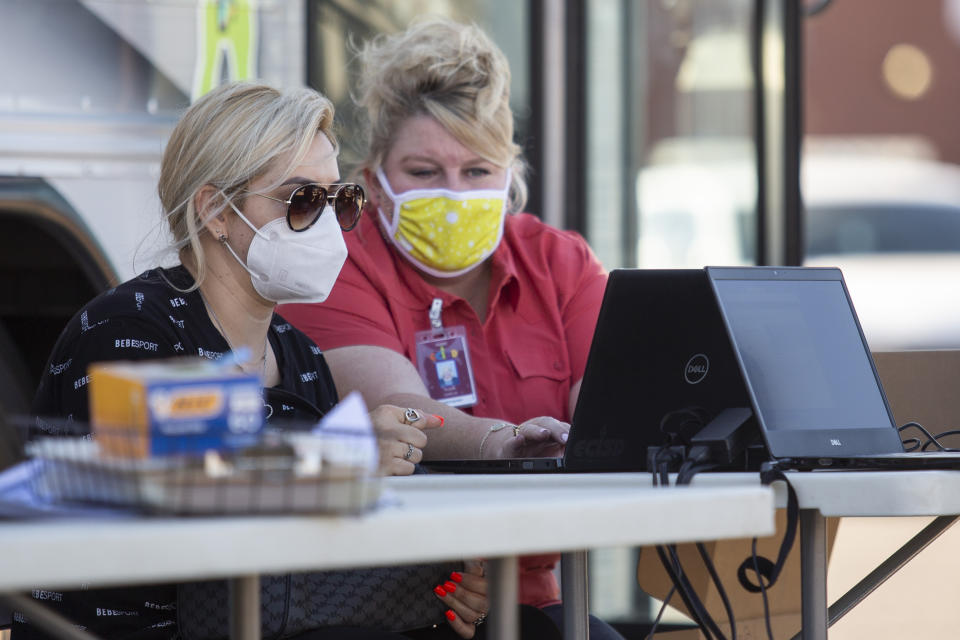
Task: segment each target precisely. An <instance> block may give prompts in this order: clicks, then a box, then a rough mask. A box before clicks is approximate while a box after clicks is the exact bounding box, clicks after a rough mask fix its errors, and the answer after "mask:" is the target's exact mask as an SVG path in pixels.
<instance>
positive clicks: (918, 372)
mask: <svg viewBox="0 0 960 640" xmlns="http://www.w3.org/2000/svg"><path fill="white" fill-rule="evenodd" d="M873 360H874V362H875V363H876V365H877V373H879V374H880V381H881V382H882V383H883V389H884V391H885V392H886V394H887V401H888V402H889V403H890V409H891V410H892V411H893V417H894V419H895V420H896V422H897V424H898V425H902V424H905V423H907V422H919V423H920V424H922V425H923V426H924V428H926V429H927V431H930V432H931V433H933V434H936V433H940V432H943V431H946V430H948V429H958V428H960V393H957V381H958V380H960V350H957V349H942V350H932V351H879V352H875V353H874V354H873ZM904 435H905V436H908V437H909V436H919V435H920V433H919V432H916V431H912V432H906V433H905V434H904ZM943 443H944V444H945V445H947V446H951V447H960V436H947V439H945V440H944V442H943Z"/></svg>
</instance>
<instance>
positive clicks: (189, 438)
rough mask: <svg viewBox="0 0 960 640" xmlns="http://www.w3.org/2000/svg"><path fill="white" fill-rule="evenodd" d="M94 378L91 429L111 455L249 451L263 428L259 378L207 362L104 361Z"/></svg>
mask: <svg viewBox="0 0 960 640" xmlns="http://www.w3.org/2000/svg"><path fill="white" fill-rule="evenodd" d="M89 375H90V382H89V388H90V423H91V427H92V431H93V434H94V437H96V438H97V441H98V442H99V443H100V444H101V446H102V447H103V448H104V450H106V451H108V452H110V453H112V454H113V455H117V456H124V457H136V458H143V457H147V456H157V455H168V454H172V453H199V452H203V451H206V450H207V449H231V448H237V447H244V446H249V445H251V444H254V443H255V442H256V439H257V435H258V434H259V432H260V431H261V429H262V428H263V397H262V392H261V384H260V379H259V378H258V377H257V376H255V375H249V374H245V373H240V372H233V371H229V370H226V369H225V368H224V367H222V366H219V365H218V364H217V363H215V362H211V361H209V360H206V359H202V358H176V359H172V360H153V361H147V362H107V363H99V364H93V365H91V366H90V371H89Z"/></svg>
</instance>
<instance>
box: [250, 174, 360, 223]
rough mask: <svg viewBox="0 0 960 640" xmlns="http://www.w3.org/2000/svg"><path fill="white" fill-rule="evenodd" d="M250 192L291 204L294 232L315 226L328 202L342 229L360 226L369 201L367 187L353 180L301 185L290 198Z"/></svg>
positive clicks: (288, 220)
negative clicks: (324, 184) (364, 189)
mask: <svg viewBox="0 0 960 640" xmlns="http://www.w3.org/2000/svg"><path fill="white" fill-rule="evenodd" d="M246 193H249V194H251V195H255V196H261V197H263V198H267V199H269V200H275V201H277V202H282V203H283V204H285V205H287V224H288V225H289V226H290V228H291V229H293V230H294V231H306V230H307V229H309V228H310V227H312V226H313V225H314V223H316V221H317V220H319V219H320V214H321V213H323V210H324V208H326V206H327V204H328V203H329V204H330V205H331V206H332V207H333V212H334V213H335V214H336V216H337V224H339V225H340V228H341V229H343V230H344V231H350V230H351V229H353V228H354V227H355V226H357V221H358V220H360V213H361V212H362V211H363V203H364V202H365V200H366V196H365V195H364V193H363V187H361V186H360V185H358V184H353V183H345V184H331V185H327V186H326V187H325V186H323V185H320V184H317V183H315V182H311V183H310V184H305V185H301V186H299V187H297V188H296V189H295V190H294V191H293V193H291V194H290V197H289V198H287V199H286V200H283V199H281V198H274V197H273V196H268V195H266V194H264V193H257V192H256V191H247V192H246Z"/></svg>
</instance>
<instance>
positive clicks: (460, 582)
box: [433, 560, 490, 638]
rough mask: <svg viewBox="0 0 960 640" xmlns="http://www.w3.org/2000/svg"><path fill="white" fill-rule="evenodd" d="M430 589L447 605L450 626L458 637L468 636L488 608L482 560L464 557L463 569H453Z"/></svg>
mask: <svg viewBox="0 0 960 640" xmlns="http://www.w3.org/2000/svg"><path fill="white" fill-rule="evenodd" d="M433 592H434V593H435V594H436V595H437V597H438V598H440V600H441V601H442V602H443V603H444V604H445V605H446V606H447V607H449V608H448V609H447V612H446V615H447V620H448V621H449V622H450V627H451V628H452V629H453V630H454V631H456V632H457V635H459V636H460V637H461V638H472V637H473V636H474V634H475V633H476V632H477V627H478V626H480V625H481V624H483V621H484V620H485V619H486V617H487V611H489V609H490V603H489V601H488V600H487V579H486V578H485V577H484V568H483V563H482V562H481V561H480V560H467V561H466V562H465V563H464V570H463V573H459V572H456V571H454V572H453V573H452V574H450V577H449V578H448V579H447V580H446V581H445V582H444V583H443V584H439V585H437V587H436V588H435V589H434V590H433Z"/></svg>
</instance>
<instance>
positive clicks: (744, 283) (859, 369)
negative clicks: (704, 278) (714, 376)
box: [706, 267, 960, 469]
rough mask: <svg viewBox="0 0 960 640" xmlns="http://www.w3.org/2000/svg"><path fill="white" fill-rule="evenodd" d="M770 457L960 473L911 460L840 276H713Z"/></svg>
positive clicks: (955, 459) (749, 271)
mask: <svg viewBox="0 0 960 640" xmlns="http://www.w3.org/2000/svg"><path fill="white" fill-rule="evenodd" d="M706 272H707V275H708V277H709V280H710V284H711V288H712V290H713V293H714V295H715V296H716V302H717V305H718V309H719V311H720V314H721V316H722V320H723V323H724V325H725V328H726V330H727V333H728V336H729V338H730V343H731V345H732V347H733V351H734V353H735V357H736V359H737V361H738V364H739V367H740V371H741V372H742V376H743V380H744V382H745V383H746V390H747V392H748V394H749V396H750V403H751V407H752V409H753V412H754V414H755V417H756V420H757V424H758V425H759V428H760V431H761V432H762V435H763V439H764V441H765V443H766V446H767V449H768V451H769V455H770V457H771V458H772V459H773V460H777V461H779V462H780V463H781V465H782V466H785V467H788V468H795V469H813V468H831V467H860V468H910V467H915V468H922V467H930V466H934V467H942V468H960V453H953V452H936V451H930V452H906V451H904V447H903V443H902V440H901V436H900V433H899V431H898V429H897V424H896V422H895V421H894V418H893V413H892V412H891V410H890V406H889V403H888V402H887V399H886V396H885V394H884V391H883V386H882V384H881V382H880V378H879V375H878V374H877V369H876V366H875V364H874V362H873V358H872V356H871V353H870V349H869V348H868V346H867V341H866V338H865V337H864V335H863V330H862V328H861V326H860V322H859V320H858V319H857V315H856V312H855V311H854V307H853V303H852V301H851V299H850V295H849V292H848V290H847V287H846V284H845V283H844V280H843V275H842V273H841V271H840V269H837V268H829V267H827V268H824V267H707V268H706Z"/></svg>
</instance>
